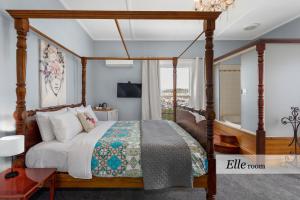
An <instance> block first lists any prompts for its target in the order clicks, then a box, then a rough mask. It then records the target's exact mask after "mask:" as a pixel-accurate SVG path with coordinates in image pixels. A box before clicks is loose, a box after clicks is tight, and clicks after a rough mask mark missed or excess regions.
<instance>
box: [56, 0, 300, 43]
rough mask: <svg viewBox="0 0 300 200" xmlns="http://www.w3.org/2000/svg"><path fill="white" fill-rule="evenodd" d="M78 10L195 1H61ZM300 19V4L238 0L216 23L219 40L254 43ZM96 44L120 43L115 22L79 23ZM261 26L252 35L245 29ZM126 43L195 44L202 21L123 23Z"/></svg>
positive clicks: (175, 6) (190, 5)
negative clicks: (255, 25) (251, 26)
mask: <svg viewBox="0 0 300 200" xmlns="http://www.w3.org/2000/svg"><path fill="white" fill-rule="evenodd" d="M60 1H61V2H62V4H63V5H64V6H65V8H66V9H74V10H76V9H78V10H185V11H193V10H194V0H163V1H162V0H88V1H87V0H60ZM299 16H300V0H236V2H235V4H234V5H233V6H232V7H231V8H230V9H229V10H228V11H227V12H224V13H222V15H221V17H220V18H219V19H218V21H217V28H216V33H215V37H216V39H218V40H252V39H255V38H257V37H259V36H261V35H263V34H265V33H267V32H269V31H271V30H273V29H275V28H277V27H279V26H280V25H283V24H285V23H287V22H289V21H291V20H293V19H295V18H297V17H299ZM78 21H79V23H80V24H81V26H82V27H83V28H84V29H85V30H86V31H87V33H88V34H89V35H90V36H91V38H92V39H94V40H120V37H119V34H118V31H117V28H116V25H115V23H114V21H113V20H78ZM253 23H259V24H260V26H259V27H258V28H257V29H255V30H252V31H245V30H244V27H245V26H248V25H251V24H253ZM120 26H121V29H122V32H123V34H124V38H125V40H193V39H194V38H195V37H196V36H197V35H198V34H199V33H200V32H201V31H202V22H200V21H175V20H174V21H169V20H167V21H158V20H155V21H149V20H120Z"/></svg>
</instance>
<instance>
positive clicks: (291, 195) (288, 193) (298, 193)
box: [31, 175, 300, 200]
mask: <svg viewBox="0 0 300 200" xmlns="http://www.w3.org/2000/svg"><path fill="white" fill-rule="evenodd" d="M217 182H218V192H217V200H300V175H218V181H217ZM46 199H49V193H48V191H46V190H40V191H39V192H37V193H36V194H35V195H34V196H33V197H32V198H31V200H46ZM55 199H56V200H79V199H83V200H91V199H97V200H131V199H132V200H202V199H205V191H204V190H203V189H170V190H163V191H144V190H138V189H97V190H96V189H93V190H76V189H72V190H57V191H56V194H55Z"/></svg>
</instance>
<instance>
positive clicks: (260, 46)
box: [214, 38, 300, 155]
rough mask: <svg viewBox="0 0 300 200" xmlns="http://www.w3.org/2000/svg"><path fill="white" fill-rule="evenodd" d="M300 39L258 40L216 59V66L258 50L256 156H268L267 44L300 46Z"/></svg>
mask: <svg viewBox="0 0 300 200" xmlns="http://www.w3.org/2000/svg"><path fill="white" fill-rule="evenodd" d="M299 43H300V39H296V38H294V39H281V38H277V39H273V38H271V39H258V40H255V41H253V42H250V43H249V44H246V45H245V46H242V47H240V48H238V49H235V50H233V51H231V52H229V53H227V54H224V55H222V56H220V57H217V58H215V59H214V65H216V64H218V63H221V62H223V61H226V60H229V59H231V58H234V57H236V56H239V55H241V54H243V53H246V52H248V51H251V50H256V52H257V67H258V68H257V69H258V70H257V71H258V87H257V89H258V98H257V106H258V124H257V130H256V154H257V155H264V154H266V130H265V114H264V112H265V106H264V102H265V100H264V90H265V89H264V65H265V62H264V54H265V50H266V44H299Z"/></svg>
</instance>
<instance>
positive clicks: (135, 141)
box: [91, 121, 207, 177]
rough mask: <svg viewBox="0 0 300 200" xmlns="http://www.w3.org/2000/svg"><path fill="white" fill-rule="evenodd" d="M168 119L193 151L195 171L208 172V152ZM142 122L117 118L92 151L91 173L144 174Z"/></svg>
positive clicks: (132, 175) (128, 175)
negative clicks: (141, 136)
mask: <svg viewBox="0 0 300 200" xmlns="http://www.w3.org/2000/svg"><path fill="white" fill-rule="evenodd" d="M168 123H169V124H170V125H171V127H173V128H174V129H175V130H176V132H177V133H178V134H179V135H180V136H182V138H183V139H184V140H185V142H186V143H187V144H188V147H189V148H190V150H191V154H192V165H193V175H194V176H195V177H198V176H201V175H203V174H206V173H207V159H206V152H205V150H204V149H203V148H202V147H201V146H200V144H199V143H198V142H197V141H196V140H195V139H194V138H193V137H192V136H190V135H189V134H188V133H187V132H186V131H185V130H183V129H182V128H181V127H180V126H178V125H177V124H176V123H174V122H172V121H168ZM140 139H141V138H140V122H139V121H118V122H116V123H114V125H112V126H111V127H110V128H109V129H108V130H107V131H106V133H105V134H104V135H103V136H102V138H100V139H99V140H98V141H97V143H96V145H95V147H94V151H93V155H92V161H91V167H92V174H93V175H94V176H98V177H142V168H141V147H140V143H141V142H140V141H141V140H140Z"/></svg>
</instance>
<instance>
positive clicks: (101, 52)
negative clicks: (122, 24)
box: [89, 41, 246, 120]
mask: <svg viewBox="0 0 300 200" xmlns="http://www.w3.org/2000/svg"><path fill="white" fill-rule="evenodd" d="M245 43H246V41H215V57H217V56H220V55H223V54H224V53H226V52H228V51H230V50H232V49H235V48H238V47H240V46H242V45H243V44H245ZM189 44H190V41H176V42H165V41H163V42H160V41H136V42H134V41H128V42H127V45H128V49H129V52H130V55H131V56H136V57H138V56H161V57H164V56H167V57H172V56H178V55H179V54H180V53H181V52H182V51H183V50H184V49H185V48H186V47H187V45H189ZM94 50H95V55H98V56H124V57H126V53H125V51H124V49H123V47H122V44H121V42H112V41H111V42H102V41H101V42H95V44H94ZM197 56H198V57H204V42H203V41H201V42H197V43H196V44H195V45H194V46H193V47H192V48H191V49H190V50H189V51H188V52H187V53H186V54H185V55H184V56H183V58H195V57H197ZM233 62H234V63H239V62H240V60H239V59H235V60H234V61H233ZM89 68H90V69H91V70H92V71H93V74H92V80H93V82H94V85H93V89H92V90H93V94H94V95H93V100H92V102H94V104H97V103H100V102H106V103H108V104H110V105H111V106H113V107H115V108H118V109H119V119H120V120H138V119H140V116H141V99H124V98H117V97H116V96H117V89H116V87H117V82H127V81H131V82H141V81H142V80H141V61H135V62H134V66H132V67H131V68H125V69H121V68H111V67H107V66H105V62H104V61H93V62H89Z"/></svg>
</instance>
